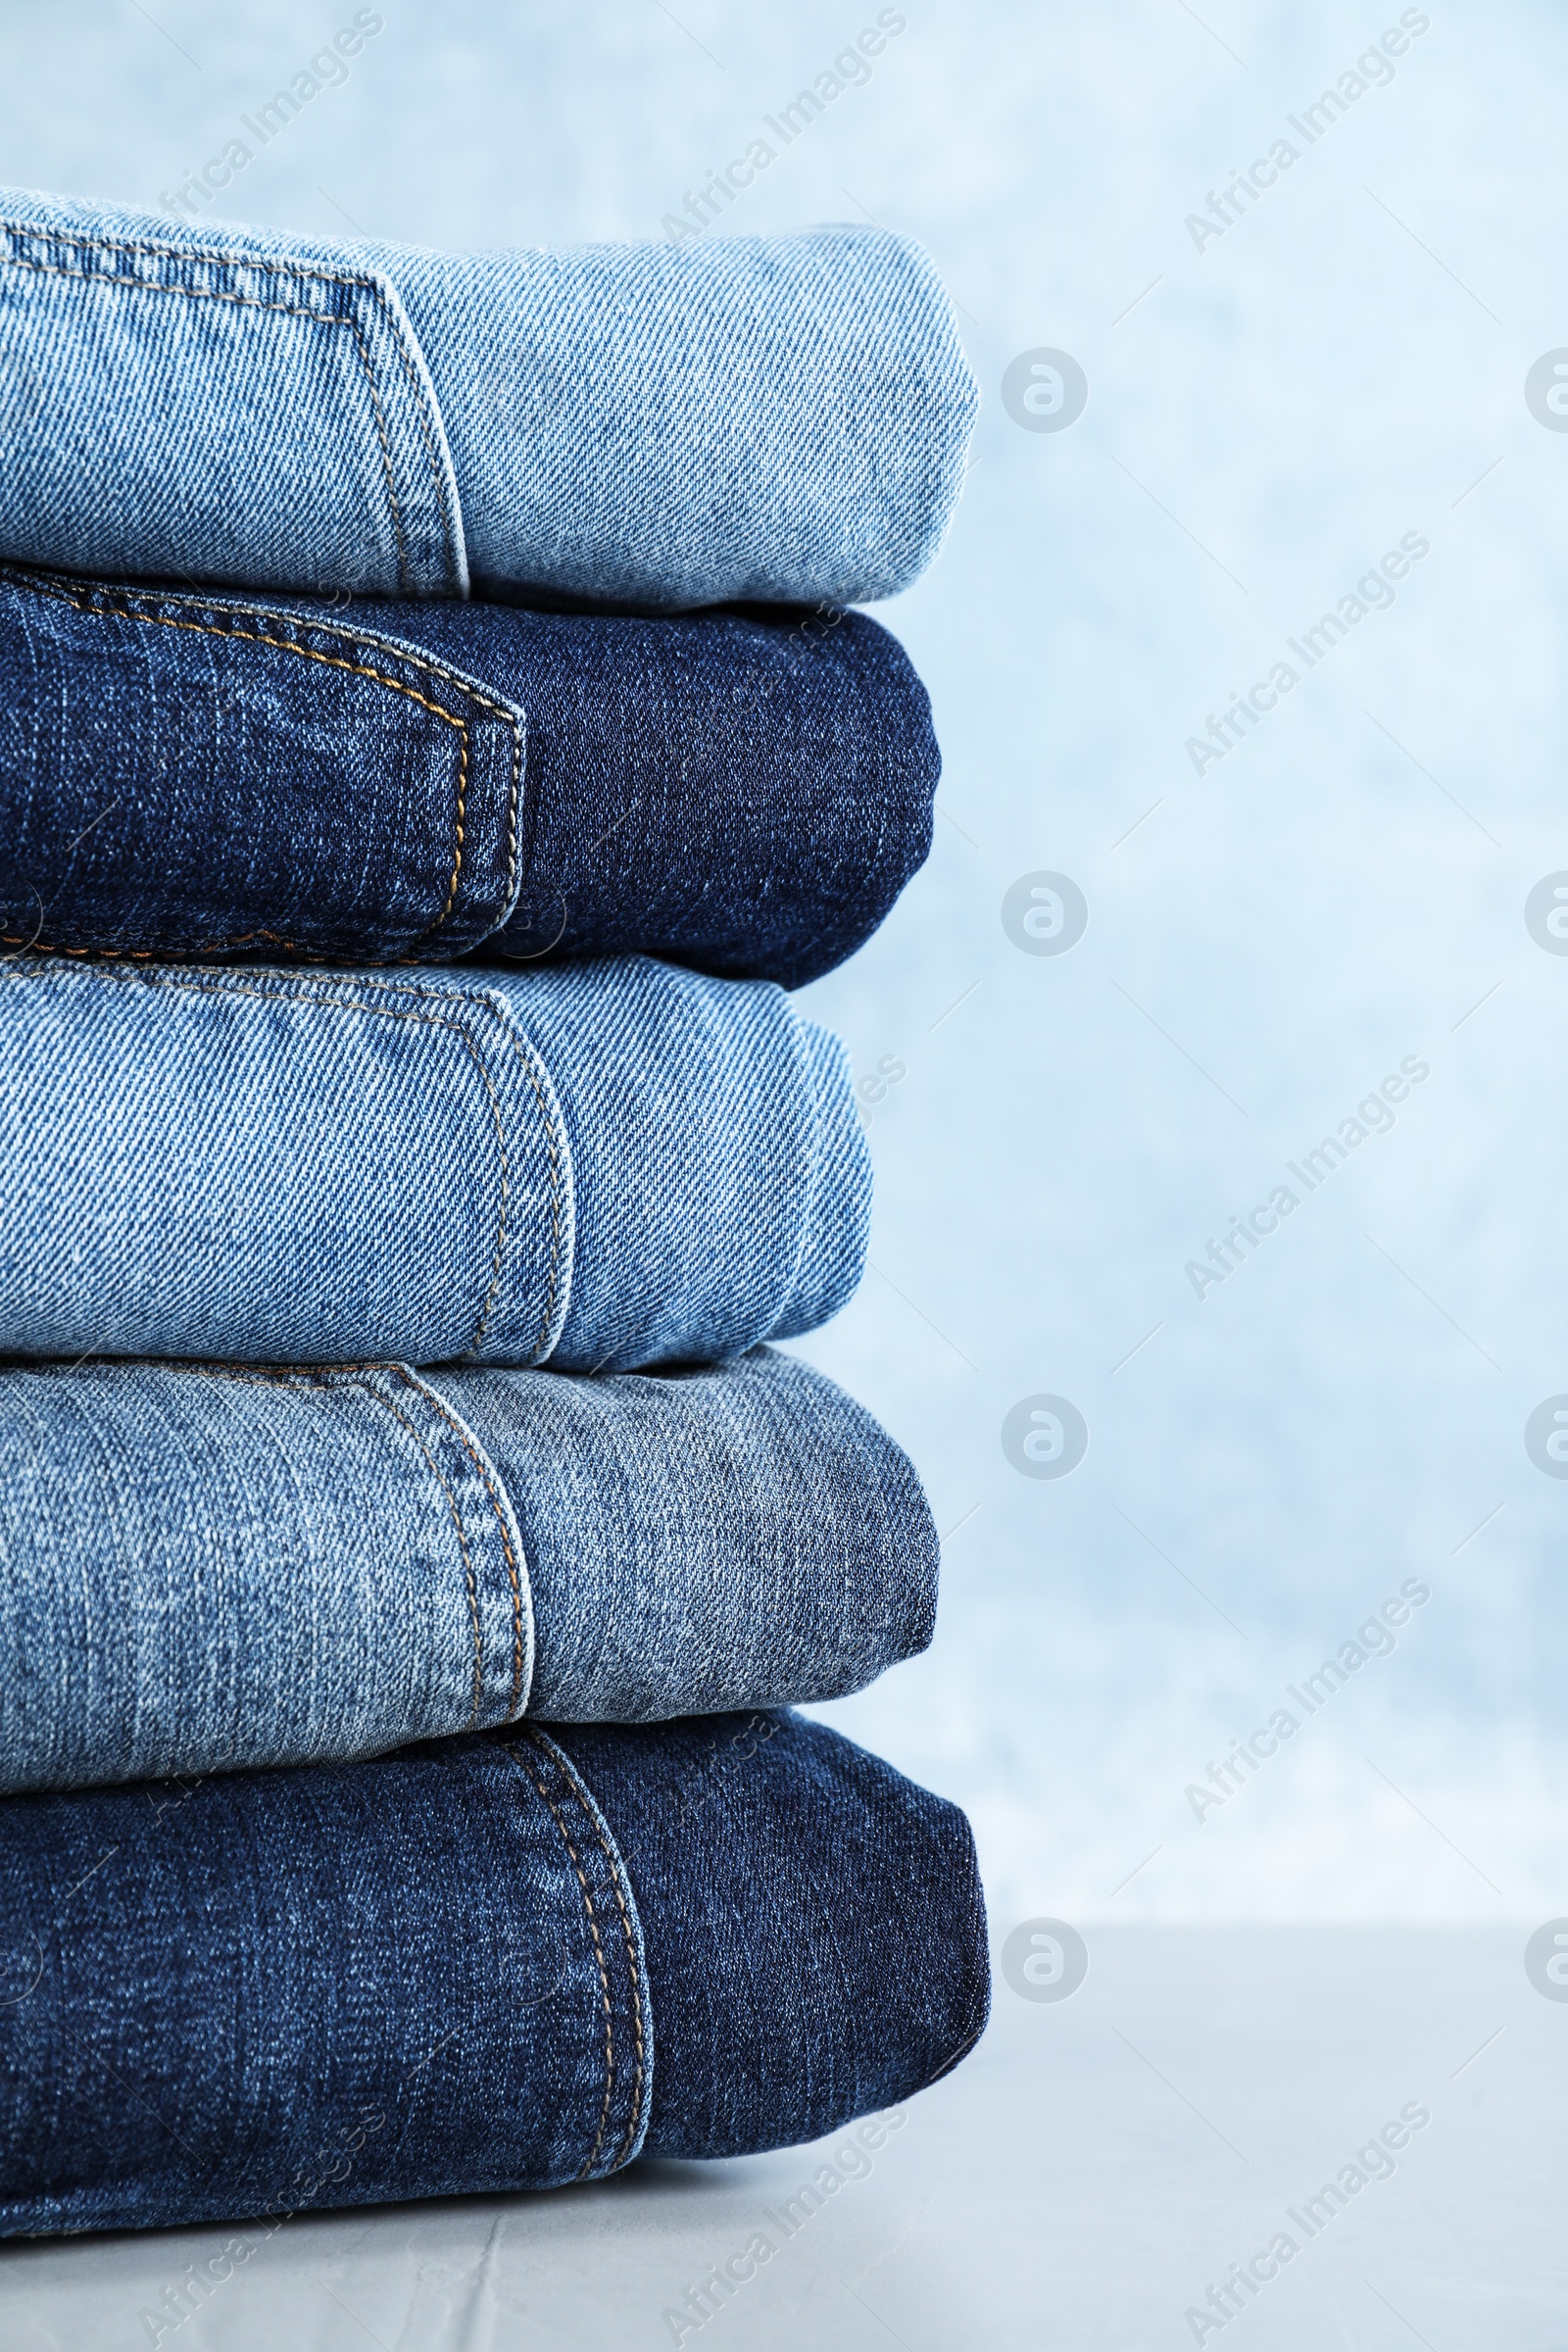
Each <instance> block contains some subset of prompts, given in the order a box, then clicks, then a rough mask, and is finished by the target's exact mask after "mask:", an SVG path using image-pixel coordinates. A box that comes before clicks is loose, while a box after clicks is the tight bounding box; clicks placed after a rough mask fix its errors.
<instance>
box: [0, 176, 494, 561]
mask: <svg viewBox="0 0 1568 2352" xmlns="http://www.w3.org/2000/svg"><path fill="white" fill-rule="evenodd" d="M0 234H3V235H6V236H11V237H18V238H21V237H32V238H36V239H37V240H38V241H39V242H40V243H51V244H55V245H65V246H69V247H70V248H71V249H72V250H73V251H74V252H77V253H80V252H83V251H85V252H88V253H95V252H96V253H144V254H148V255H150V256H152V258H153V259H155V260H159V261H174V262H184V263H189V262H205V263H207V264H208V265H209V266H210V267H211V268H214V269H219V270H265V271H266V272H267V273H268V274H269V275H270V276H273V277H292V278H295V279H297V280H298V281H299V282H300V283H302V284H304V285H312V284H314V285H326V286H347V287H348V288H349V290H350V291H351V292H352V293H358V294H368V296H369V297H370V300H371V301H372V302H373V303H374V304H375V307H376V310H377V312H378V313H379V314H380V317H381V320H382V323H383V324H384V326H385V327H386V330H387V332H388V334H390V336H391V338H392V340H393V342H394V343H395V344H396V345H397V349H398V355H399V357H400V358H401V360H402V362H403V366H404V368H405V370H406V372H407V374H408V378H409V381H410V383H411V384H412V385H413V387H414V396H415V400H416V402H417V406H418V411H419V429H420V431H421V433H422V434H423V436H424V450H425V455H426V457H427V458H428V459H429V461H430V470H431V472H432V473H433V475H434V477H435V481H436V486H437V504H438V506H439V507H440V509H441V532H442V537H443V539H444V540H445V542H446V554H447V562H448V564H449V565H450V567H451V569H452V570H453V571H454V572H456V570H457V568H458V562H457V546H456V543H455V541H454V539H453V536H452V519H451V516H450V515H448V513H447V499H446V487H447V486H446V479H445V476H444V475H443V473H442V470H441V466H440V462H439V460H438V459H437V457H436V452H435V435H434V429H433V425H432V422H431V417H430V405H429V401H428V399H427V398H426V395H425V390H424V385H423V383H422V382H421V381H420V377H419V370H418V368H417V367H416V366H415V364H414V354H413V352H412V351H411V350H410V348H409V343H408V338H407V336H406V335H405V334H404V332H403V328H402V325H401V323H400V321H399V319H398V316H397V313H396V312H395V311H394V310H393V308H392V306H391V304H390V303H389V302H388V301H387V299H386V295H385V293H384V292H383V290H382V288H381V286H380V285H379V284H378V283H377V281H376V279H375V278H374V277H373V276H372V277H351V276H348V275H346V274H345V273H344V272H343V271H342V270H315V269H312V267H311V265H310V264H309V263H308V262H290V261H285V260H282V259H281V258H280V257H278V256H276V255H268V254H244V253H239V254H236V253H222V252H220V251H218V250H216V249H215V248H213V247H211V246H209V247H205V248H203V247H195V248H193V247H191V246H188V245H175V244H172V243H170V242H168V241H166V240H164V239H162V238H156V237H106V236H82V235H80V234H79V233H78V232H76V231H73V230H72V229H69V228H60V227H44V226H41V225H39V224H38V223H36V222H34V223H31V224H29V223H27V222H25V221H0ZM4 262H14V263H15V264H16V266H17V268H18V269H22V270H45V271H53V272H54V273H55V274H57V275H59V276H63V277H83V278H90V279H91V280H92V281H93V282H94V283H95V284H96V283H98V282H99V281H100V279H101V280H102V282H103V283H105V284H107V285H129V286H132V287H136V288H141V289H143V290H152V289H156V290H157V291H159V292H167V293H175V294H182V293H201V292H204V291H205V289H204V288H200V287H186V286H171V287H164V286H161V285H159V284H158V281H156V280H153V281H150V286H149V285H148V284H147V282H146V281H143V280H142V279H140V278H114V277H111V276H110V275H109V272H108V271H107V270H72V269H69V268H68V267H67V266H66V265H65V264H64V263H62V262H29V261H26V260H25V259H24V258H23V256H22V255H20V254H4V255H0V263H4ZM219 299H221V300H224V301H229V302H243V301H246V300H254V297H248V296H245V295H226V296H221V297H219ZM255 307H256V308H257V309H258V310H286V309H288V308H290V307H291V306H289V305H288V304H285V303H263V302H257V303H256V304H255ZM302 315H303V316H304V317H306V318H313V319H314V318H316V317H317V313H316V312H314V311H308V312H305V313H303V314H302ZM322 323H323V324H324V323H328V322H327V321H324V320H323V321H322ZM372 396H373V386H372ZM376 407H377V414H378V415H379V410H380V404H379V402H377V404H376ZM381 447H382V453H383V455H384V454H385V450H386V442H385V439H384V437H383V440H382V444H381ZM387 488H388V490H389V491H390V489H391V480H390V476H389V478H388V482H387ZM396 505H397V501H396V499H395V498H394V499H393V506H394V509H395V508H396Z"/></svg>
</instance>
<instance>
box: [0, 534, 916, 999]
mask: <svg viewBox="0 0 1568 2352" xmlns="http://www.w3.org/2000/svg"><path fill="white" fill-rule="evenodd" d="M3 497H4V491H3V489H0V499H3ZM939 767H940V761H939V759H938V755H937V747H936V742H935V738H934V737H933V735H932V732H931V717H930V707H929V704H928V703H927V700H926V696H925V692H924V689H923V688H922V687H921V685H920V682H919V680H918V679H917V678H916V676H915V674H914V672H913V670H912V669H911V668H910V666H909V663H908V662H907V658H906V656H905V654H904V652H903V649H902V648H901V647H900V646H899V644H898V642H897V640H896V639H894V638H892V637H890V636H889V635H888V634H887V632H886V631H885V630H883V629H879V628H878V627H877V625H876V623H875V622H874V621H871V620H867V619H865V618H864V617H863V616H862V615H860V614H858V613H842V612H838V611H835V610H834V609H833V608H831V607H824V608H823V609H821V610H820V611H811V612H804V613H803V612H799V611H788V610H782V609H771V610H763V609H759V608H754V609H752V610H750V611H747V612H724V613H700V614H693V615H666V616H663V617H661V618H648V617H638V616H636V615H632V614H626V613H617V614H587V613H577V614H563V613H530V612H522V611H518V610H514V609H510V608H508V607H506V606H502V605H483V604H466V605H463V604H413V603H410V602H408V601H404V602H402V603H397V602H394V601H393V600H391V599H388V598H375V597H370V598H359V599H357V600H355V601H353V602H352V603H349V604H346V605H344V606H343V607H342V609H339V607H338V606H335V605H332V604H329V603H326V602H324V601H321V600H319V599H318V600H315V601H310V602H308V601H306V600H304V599H301V598H282V599H274V600H272V601H270V602H264V601H261V600H259V599H257V598H256V597H245V598H240V597H215V596H198V595H192V594H190V593H188V592H186V591H182V590H177V589H172V588H171V589H134V588H127V587H124V586H116V585H112V584H106V583H104V582H102V581H93V580H79V579H71V578H67V577H65V576H63V575H60V574H55V573H44V572H29V571H24V570H20V569H18V568H17V567H16V566H0V947H3V948H6V949H17V948H23V947H37V948H39V949H41V950H43V951H45V952H58V953H65V954H71V955H74V954H77V953H78V952H80V951H82V950H90V951H109V952H113V953H115V954H117V955H129V956H198V957H204V958H207V959H209V960H211V959H212V958H213V957H215V956H227V957H232V956H248V957H253V958H255V957H260V958H261V959H263V960H267V961H272V962H276V961H280V960H292V959H295V958H305V959H311V958H322V957H324V958H325V959H326V960H327V961H329V962H355V961H359V960H361V959H364V960H366V961H369V962H376V963H379V962H389V961H393V960H395V959H397V958H399V957H405V956H416V957H419V958H421V959H424V958H435V959H437V960H444V959H447V958H450V957H453V956H462V955H465V954H467V953H468V952H470V951H471V950H473V949H475V948H480V947H482V948H483V949H484V952H485V953H487V954H490V955H496V956H501V957H503V958H515V959H517V960H533V959H536V958H538V957H540V956H549V955H559V956H599V955H627V954H649V955H657V956H667V957H668V958H669V959H670V961H671V962H675V963H685V964H691V965H695V966H696V967H697V968H698V969H700V970H704V971H711V972H724V973H730V974H734V975H736V976H739V977H743V978H756V979H766V980H777V981H781V982H782V983H783V984H784V985H785V986H786V987H792V988H793V987H796V986H798V985H799V984H800V983H801V982H803V981H807V980H812V979H815V978H816V977H817V975H818V974H819V973H821V972H825V971H827V970H829V969H830V968H831V967H832V965H834V964H835V963H838V962H841V961H842V960H843V958H844V957H845V956H849V955H851V954H853V952H854V951H855V949H856V948H858V946H859V945H860V943H861V941H862V940H864V939H866V938H868V937H869V935H870V933H871V932H872V931H873V930H875V928H876V926H877V924H878V923H879V922H880V921H881V920H882V918H883V916H884V915H885V914H886V913H887V911H888V909H889V907H891V906H892V904H893V902H894V900H895V899H896V898H897V896H898V894H899V892H900V891H901V890H902V889H903V887H904V885H905V883H906V882H907V880H908V878H909V876H910V875H911V874H912V873H913V872H914V871H915V869H916V867H917V866H918V865H919V864H920V863H921V862H922V860H923V859H924V858H925V855H926V852H927V850H928V849H929V847H930V841H931V804H932V798H933V795H934V794H935V791H936V785H937V776H938V772H939Z"/></svg>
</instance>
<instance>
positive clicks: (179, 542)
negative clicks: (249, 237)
mask: <svg viewBox="0 0 1568 2352" xmlns="http://www.w3.org/2000/svg"><path fill="white" fill-rule="evenodd" d="M0 346H3V348H4V350H5V355H6V369H7V375H8V378H9V382H8V392H9V395H10V399H11V420H10V429H9V432H8V444H9V446H8V452H7V464H6V466H5V469H4V473H3V476H0V546H3V549H4V552H5V553H6V554H7V555H8V556H12V557H17V558H20V559H21V560H22V561H24V562H41V563H45V564H64V565H65V566H66V567H67V568H69V569H73V570H78V569H79V570H86V571H92V570H108V571H123V572H127V573H131V574H133V575H140V576H142V577H144V578H145V577H147V576H149V575H151V576H154V577H156V576H160V575H162V576H169V577H173V578H182V579H203V580H231V581H234V582H236V583H237V584H240V585H243V586H247V587H306V588H319V589H332V588H339V587H345V588H350V589H360V590H365V591H369V592H374V593H380V594H384V595H404V596H463V595H466V593H467V559H466V554H465V550H464V538H463V521H462V515H461V512H460V508H459V503H458V489H457V482H456V478H455V476H454V473H453V469H452V460H451V456H450V453H449V452H448V449H447V443H446V435H445V432H444V430H443V427H442V422H441V417H440V414H439V411H438V409H437V405H436V399H435V393H434V390H433V388H432V386H431V383H430V378H429V374H428V371H427V369H426V368H425V364H424V360H423V357H422V355H421V354H420V351H419V348H418V345H417V341H416V339H415V335H414V331H413V329H412V327H411V326H410V324H409V321H408V319H407V317H406V315H405V313H404V309H403V305H402V302H401V301H400V299H399V297H398V295H397V293H396V291H395V289H394V288H393V286H392V284H391V282H390V280H389V279H387V278H386V277H384V276H383V275H382V274H381V273H380V272H379V271H377V270H356V269H354V268H353V267H352V265H351V264H350V263H349V262H348V261H347V259H345V261H344V262H343V263H342V264H341V265H340V266H339V267H338V268H336V269H333V268H330V267H328V266H327V265H326V264H325V263H313V262H310V261H307V260H304V259H298V260H295V259H291V258H289V257H287V256H286V255H280V254H275V253H274V254H269V253H268V252H266V251H265V249H263V248H262V246H261V245H260V244H258V245H256V246H254V247H252V246H249V245H247V244H246V243H245V241H244V240H243V239H240V238H236V237H235V236H234V235H233V234H232V233H229V234H226V235H225V236H223V237H222V239H221V241H220V240H218V239H215V240H214V241H213V243H212V244H211V245H205V244H202V243H200V242H192V241H190V240H185V241H181V240H178V239H176V238H174V237H169V238H164V237H157V236H133V235H119V234H114V233H111V232H110V231H109V230H108V229H106V228H91V227H89V226H88V225H87V224H86V222H85V221H82V222H79V223H71V222H68V221H55V222H52V223H49V224H45V223H43V222H41V221H36V220H34V221H30V222H29V221H25V220H17V219H15V218H13V219H12V220H11V221H0ZM84 414H90V416H91V420H92V421H91V431H92V437H93V444H94V447H95V449H96V450H98V451H103V450H112V451H114V453H115V457H114V463H113V464H112V465H107V466H106V465H103V464H101V463H95V462H92V461H91V460H88V461H86V462H84V458H83V450H82V420H83V416H84Z"/></svg>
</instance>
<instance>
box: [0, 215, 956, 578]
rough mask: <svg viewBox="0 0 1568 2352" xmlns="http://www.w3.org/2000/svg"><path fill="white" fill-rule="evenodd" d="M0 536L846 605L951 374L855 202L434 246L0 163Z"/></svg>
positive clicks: (929, 467) (928, 464) (907, 283)
mask: <svg viewBox="0 0 1568 2352" xmlns="http://www.w3.org/2000/svg"><path fill="white" fill-rule="evenodd" d="M0 372H3V373H4V376H5V379H6V381H7V384H8V385H9V386H10V388H11V392H12V399H11V402H10V407H9V412H8V423H7V447H6V464H5V466H4V468H3V469H0V557H5V558H8V559H11V560H14V561H17V562H20V563H31V564H49V565H51V566H55V567H58V568H61V569H65V570H72V571H107V572H112V573H123V574H126V575H128V576H133V577H141V578H149V577H151V578H170V579H180V580H187V581H208V582H222V581H227V582H230V583H232V584H235V585H238V586H244V587H270V588H299V589H306V590H313V591H321V592H325V591H330V590H333V589H340V588H346V589H349V590H351V591H356V592H368V593H371V594H376V595H393V596H410V595H412V596H463V595H466V593H467V587H468V581H469V577H470V573H471V576H472V578H473V580H474V581H475V583H476V584H478V585H480V586H483V587H485V588H486V589H489V590H496V589H505V588H522V589H527V588H530V587H531V588H535V589H538V588H546V589H551V590H554V591H557V592H559V593H564V594H565V595H568V596H575V597H581V598H586V599H598V600H604V599H610V600H613V601H622V602H625V601H630V602H634V603H640V604H643V605H647V606H649V607H659V608H676V607H681V606H695V605H709V604H718V603H723V602H726V601H730V600H733V599H737V598H755V599H758V600H760V601H764V602H781V603H809V602H813V601H815V600H817V599H819V598H827V599H829V600H831V601H833V602H835V603H841V604H858V603H861V602H863V601H864V600H865V599H866V598H868V597H876V596H888V595H892V594H893V593H894V592H895V591H896V590H898V589H901V588H904V587H907V585H908V583H909V582H910V581H911V580H912V579H913V578H914V577H915V576H916V574H917V573H918V572H919V571H920V570H921V569H922V568H923V567H924V565H925V564H927V563H928V562H929V561H930V558H931V556H932V555H933V553H934V552H935V549H936V547H937V544H938V542H939V540H940V539H941V537H942V534H943V531H944V530H945V528H946V526H947V523H948V520H949V517H950V515H952V512H953V508H954V505H955V503H956V499H957V495H958V490H959V487H960V484H961V482H962V478H963V466H964V451H965V446H966V444H967V441H968V436H969V432H970V428H971V426H972V423H973V420H974V415H975V409H976V405H977V403H976V392H975V386H974V381H973V378H972V377H971V375H970V373H969V369H968V368H967V366H966V364H965V362H964V358H963V354H962V351H961V349H960V347H959V344H958V339H957V336H956V332H955V329H954V324H953V316H952V312H951V309H950V307H949V304H948V301H947V298H946V296H945V295H944V293H943V291H942V288H941V286H940V284H939V283H938V280H937V277H936V273H935V270H933V268H932V266H931V263H930V262H929V260H928V259H927V258H926V256H925V255H924V254H923V253H922V252H921V251H920V249H919V247H918V246H916V245H913V244H911V243H910V242H909V241H908V240H907V239H905V238H902V237H897V236H893V235H890V234H888V233H887V232H886V231H884V230H882V229H877V228H865V227H853V226H851V227H845V226H838V227H827V228H816V229H809V230H807V231H805V232H803V233H800V234H797V235H793V236H781V237H724V238H717V239H714V240H712V241H711V242H692V243H690V244H679V243H676V244H668V243H661V244H648V245H631V244H623V245H580V246H576V247H572V248H569V249H567V250H565V251H564V252H559V253H549V252H537V251H529V250H519V251H515V252H500V253H483V254H466V255H465V254H438V253H430V252H426V251H424V250H422V249H420V248H418V247H414V246H400V245H378V244H370V243H358V242H355V243H343V242H337V241H323V240H320V239H316V238H305V237H296V236H291V235H288V234H286V233H284V232H281V231H279V230H276V229H266V228H244V227H234V226H229V225H225V224H222V223H220V222H217V221H203V222H201V224H200V225H199V226H196V225H192V224H190V223H188V222H186V221H182V220H178V219H172V218H170V217H168V216H166V215H160V214H146V213H135V212H126V211H123V210H121V209H119V208H116V207H113V206H106V205H98V204H94V203H90V202H88V201H85V200H82V199H74V198H71V197H62V196H47V195H40V194H37V193H34V192H30V191H28V190H25V189H15V188H12V189H3V190H0Z"/></svg>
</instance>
